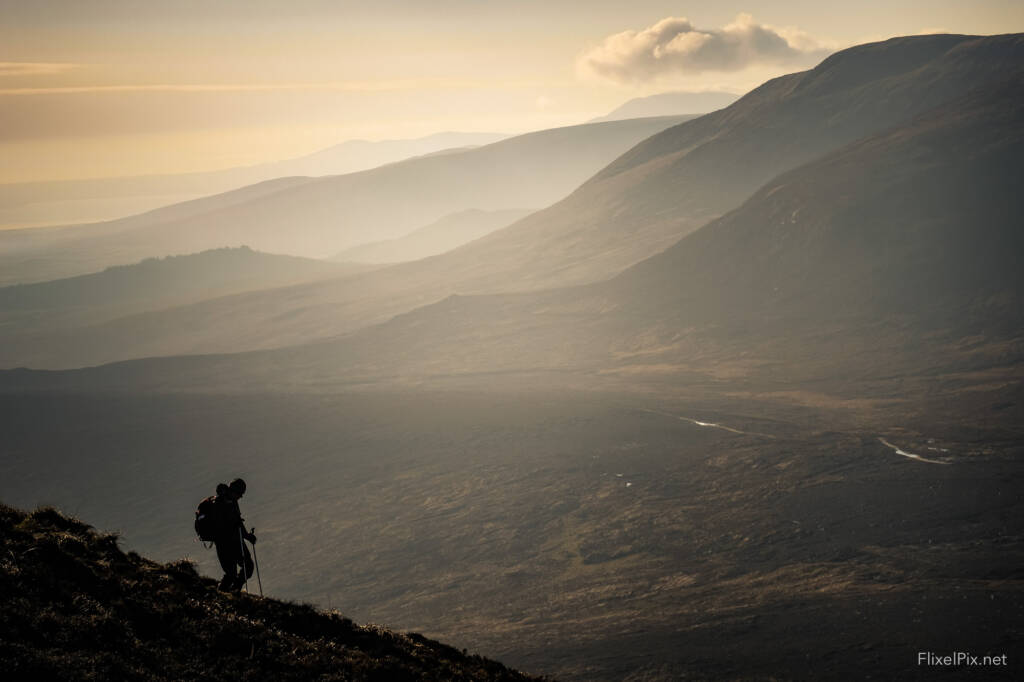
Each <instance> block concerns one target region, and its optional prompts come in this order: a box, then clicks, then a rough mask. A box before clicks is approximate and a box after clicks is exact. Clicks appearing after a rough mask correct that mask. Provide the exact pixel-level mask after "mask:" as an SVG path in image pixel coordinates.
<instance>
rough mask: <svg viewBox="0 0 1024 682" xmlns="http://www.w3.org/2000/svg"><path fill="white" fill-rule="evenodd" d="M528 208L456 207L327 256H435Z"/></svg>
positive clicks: (391, 259) (366, 259)
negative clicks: (406, 229)
mask: <svg viewBox="0 0 1024 682" xmlns="http://www.w3.org/2000/svg"><path fill="white" fill-rule="evenodd" d="M532 212H533V209H508V210H504V211H481V210H479V209H469V210H466V211H459V212H458V213H453V214H451V215H447V216H445V217H443V218H441V219H439V220H437V221H435V222H433V223H431V224H430V225H427V226H426V227H421V228H420V229H418V230H415V231H413V232H410V233H409V234H407V235H405V236H404V237H399V238H398V239H389V240H387V241H383V242H372V243H370V244H360V245H359V246H354V247H352V248H351V249H346V250H345V251H342V252H341V253H339V254H337V255H336V256H334V257H333V258H331V260H334V261H339V262H350V263H401V262H404V261H410V260H418V259H420V258H426V257H427V256H435V255H437V254H439V253H444V252H445V251H451V250H452V249H454V248H456V247H458V246H462V245H463V244H465V243H467V242H471V241H473V240H474V239H479V238H480V237H483V236H485V235H488V234H490V233H491V232H494V231H495V230H497V229H499V228H502V227H506V226H508V225H511V224H512V223H514V222H515V221H517V220H519V219H520V218H522V217H524V216H527V215H529V214H530V213H532Z"/></svg>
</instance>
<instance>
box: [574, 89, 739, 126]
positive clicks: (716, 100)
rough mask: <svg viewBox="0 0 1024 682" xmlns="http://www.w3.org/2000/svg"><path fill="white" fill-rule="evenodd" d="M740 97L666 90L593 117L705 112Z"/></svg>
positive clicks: (614, 117)
mask: <svg viewBox="0 0 1024 682" xmlns="http://www.w3.org/2000/svg"><path fill="white" fill-rule="evenodd" d="M739 98H740V95H735V94H733V93H731V92H664V93H661V94H660V95H650V96H648V97H636V98H634V99H631V100H629V101H628V102H626V103H625V104H623V105H622V106H620V107H617V108H615V109H614V110H612V111H611V113H608V114H606V115H604V116H600V117H598V118H595V119H592V120H591V121H590V122H591V123H598V122H600V121H618V120H620V119H624V118H640V117H642V116H671V115H673V114H705V113H707V112H709V111H715V110H716V109H723V108H725V107H727V106H729V105H730V104H732V103H733V102H735V101H736V100H738V99H739Z"/></svg>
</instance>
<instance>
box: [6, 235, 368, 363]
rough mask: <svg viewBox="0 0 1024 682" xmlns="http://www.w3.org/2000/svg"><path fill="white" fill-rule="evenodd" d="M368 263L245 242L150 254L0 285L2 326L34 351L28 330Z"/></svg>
mask: <svg viewBox="0 0 1024 682" xmlns="http://www.w3.org/2000/svg"><path fill="white" fill-rule="evenodd" d="M365 269H366V268H365V267H364V266H359V265H353V264H341V263H327V262H324V261H318V260H311V259H307V258H297V257H295V256H276V255H271V254H266V253H259V252H256V251H252V250H251V249H249V248H248V247H239V248H235V249H230V248H223V249H216V250H211V251H205V252H203V253H198V254H192V255H187V256H168V257H166V258H162V259H158V258H150V259H147V260H144V261H142V262H141V263H137V264H134V265H118V266H113V267H110V268H107V269H106V270H104V271H103V272H99V273H95V274H91V275H81V276H79V277H71V278H68V279H61V280H54V281H50V282H42V283H38V284H19V285H14V286H9V287H0V330H3V333H4V334H5V336H6V337H7V342H8V343H15V342H16V341H15V340H16V339H20V341H17V343H19V345H21V346H22V347H24V348H26V349H29V348H31V347H32V345H33V342H31V341H29V339H31V338H32V336H31V333H34V332H38V331H40V330H43V329H55V328H61V327H69V326H83V325H85V326H88V325H95V324H98V323H100V322H103V321H106V320H109V319H111V318H114V317H118V316H122V315H128V314H131V313H137V312H140V311H144V310H159V309H161V308H166V307H170V306H173V305H182V304H185V303H189V302H194V301H198V300H203V299H206V298H210V297H215V296H224V295H227V294H232V293H238V292H242V291H253V290H257V289H268V288H274V287H281V286H285V285H289V284H296V283H300V282H310V281H314V280H317V279H324V278H329V277H338V276H340V275H344V274H349V273H355V272H360V271H363V270H365Z"/></svg>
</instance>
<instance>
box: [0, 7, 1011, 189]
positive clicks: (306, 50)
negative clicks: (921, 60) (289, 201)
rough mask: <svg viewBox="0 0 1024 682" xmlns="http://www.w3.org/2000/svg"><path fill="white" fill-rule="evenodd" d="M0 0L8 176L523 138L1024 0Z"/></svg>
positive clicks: (971, 18)
mask: <svg viewBox="0 0 1024 682" xmlns="http://www.w3.org/2000/svg"><path fill="white" fill-rule="evenodd" d="M829 5H832V3H820V2H805V1H800V0H798V1H793V2H768V1H767V0H757V1H748V2H741V3H730V2H728V1H727V0H726V1H723V2H717V3H708V2H665V1H662V0H634V1H633V2H628V3H627V2H621V0H617V1H614V2H608V1H605V0H589V1H586V2H577V1H571V0H566V1H562V2H558V1H557V0H556V1H554V2H552V1H551V0H546V1H538V0H506V1H490V0H431V1H430V2H426V1H424V0H378V1H376V2H346V1H344V0H292V1H291V2H288V3H281V2H276V1H274V2H272V1H270V0H217V1H216V2H210V1H209V0H204V1H202V2H198V1H194V0H177V1H176V2H170V3H157V2H152V3H151V2H139V1H138V0H130V1H129V0H80V1H72V0H63V1H59V2H55V1H53V0H33V2H22V1H20V0H17V1H8V0H0V182H19V181H35V180H48V179H70V178H82V177H107V176H123V175H137V174H147V173H172V172H183V171H192V170H209V169H215V168H224V167H230V166H236V165H245V164H251V163H257V162H261V161H268V160H275V159H280V158H287V157H291V156H297V155H300V154H304V153H308V152H311V151H315V150H317V149H321V148H324V147H327V146H330V145H332V144H336V143H338V142H341V141H344V140H346V139H352V138H365V139H395V138H405V137H416V136H422V135H427V134H430V133H433V132H438V131H442V130H463V131H494V132H508V133H514V132H524V131H527V130H534V129H539V128H545V127H552V126H558V125H567V124H572V123H579V122H583V121H585V120H587V119H589V118H592V117H595V116H599V115H603V114H605V113H607V112H608V111H610V110H611V109H613V108H615V107H616V106H618V105H619V104H621V103H623V102H624V101H626V100H628V99H630V98H632V97H636V96H642V95H648V94H653V93H657V92H663V91H668V90H693V91H699V90H725V91H732V92H743V91H746V90H748V89H750V88H751V87H754V86H756V85H757V84H759V83H761V82H763V81H764V80H766V79H767V78H769V77H772V76H775V75H779V74H781V73H787V72H791V71H796V70H800V69H803V68H808V67H809V66H813V64H815V63H817V61H819V60H820V59H821V57H822V56H823V55H825V54H828V52H829V51H832V50H834V49H837V48H842V47H846V46H849V45H853V44H856V43H860V42H867V41H871V40H878V39H883V38H887V37H891V36H894V35H906V34H912V33H920V32H927V31H945V32H955V33H975V34H993V33H1009V32H1018V31H1022V30H1024V3H1022V2H1019V0H1014V1H1012V2H1010V1H1004V0H990V1H987V2H972V3H964V2H946V1H942V2H908V1H905V0H887V1H886V2H872V1H870V0H868V1H866V2H863V3H859V4H853V3H846V4H845V5H846V6H840V5H838V4H835V6H829Z"/></svg>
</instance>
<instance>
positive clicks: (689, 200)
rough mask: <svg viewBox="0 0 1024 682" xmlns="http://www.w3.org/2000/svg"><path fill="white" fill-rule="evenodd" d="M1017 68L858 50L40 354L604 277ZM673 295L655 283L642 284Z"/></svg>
mask: <svg viewBox="0 0 1024 682" xmlns="http://www.w3.org/2000/svg"><path fill="white" fill-rule="evenodd" d="M1022 64H1024V37H1022V36H1019V35H1013V36H995V37H990V38H976V37H969V36H917V37H911V38H899V39H893V40H889V41H885V42H883V43H874V44H870V45H864V46H860V47H857V48H851V49H850V50H846V51H844V52H840V53H837V54H836V55H833V56H832V57H829V58H828V59H826V60H825V61H824V62H822V64H821V65H819V66H818V67H816V68H815V69H812V70H810V71H806V72H802V73H797V74H792V75H789V76H784V77H782V78H778V79H775V80H773V81H770V82H768V83H766V84H765V85H763V86H761V87H760V88H758V89H756V90H754V91H753V92H751V93H749V94H748V95H746V96H745V97H743V98H742V99H741V100H739V101H738V102H736V103H735V104H733V105H732V106H730V107H729V108H727V109H724V110H721V111H718V112H715V113H712V114H708V115H706V116H702V117H700V118H699V119H695V120H693V121H688V122H686V123H683V124H681V125H679V126H676V127H674V128H671V129H669V130H666V131H665V132H663V133H661V134H659V135H655V136H653V137H652V138H650V139H648V140H646V141H644V142H643V143H641V144H640V145H638V146H637V147H635V148H634V149H633V150H631V151H630V152H628V153H626V154H625V155H623V156H622V157H620V158H619V159H618V160H616V161H615V162H614V163H612V164H611V165H610V166H608V167H607V168H606V169H605V170H603V171H601V172H600V173H598V174H597V175H596V176H595V177H594V178H592V179H591V180H589V181H587V182H586V183H585V184H584V185H582V186H581V187H580V188H579V189H578V190H577V191H575V192H574V193H573V194H571V195H570V196H569V197H567V198H566V199H564V200H563V201H560V202H558V203H557V204H555V205H553V206H551V207H549V208H547V209H545V210H542V211H539V212H537V213H534V214H531V215H530V216H527V217H526V218H524V219H523V220H521V221H519V222H517V223H515V224H514V225H511V226H509V227H507V228H505V229H502V230H498V231H497V232H494V233H492V234H490V235H488V236H486V237H483V238H481V239H479V240H476V241H474V242H472V243H470V244H467V245H465V246H463V247H460V248H458V249H455V250H454V251H451V252H449V253H446V254H442V255H440V256H436V257H433V258H428V259H424V260H421V261H416V262H413V263H407V264H401V265H397V266H393V267H390V268H386V269H382V270H379V271H375V272H372V273H367V274H366V275H362V276H360V277H357V278H350V279H346V280H344V281H343V282H337V283H335V282H329V281H328V282H320V283H316V284H313V285H305V286H300V287H292V288H289V289H287V290H282V291H280V292H274V291H271V292H262V293H259V294H255V295H245V296H239V297H233V298H230V299H223V300H218V301H208V302H204V303H202V304H197V305H195V306H190V307H186V308H180V309H176V310H173V311H167V312H164V313H160V314H159V315H146V316H145V317H144V318H142V317H140V318H137V319H129V318H125V319H123V320H119V321H117V323H116V325H111V326H108V327H104V328H98V329H95V330H90V331H89V332H88V334H85V335H83V336H82V337H81V343H80V344H79V345H78V346H77V347H76V348H75V349H73V350H71V351H69V352H60V353H50V356H51V358H52V357H55V356H59V357H60V361H59V364H58V363H55V362H53V361H50V362H49V363H47V364H46V365H42V364H40V365H38V366H51V367H53V366H61V367H67V366H75V365H77V366H81V365H82V364H91V363H97V362H106V361H111V360H117V359H119V358H129V357H139V356H142V355H170V354H176V353H183V352H229V351H234V350H243V349H256V348H269V347H274V346H286V345H292V344H299V343H303V342H308V341H310V340H312V339H316V338H327V337H329V336H331V335H337V334H344V333H350V332H352V331H354V330H357V329H359V328H361V327H365V326H367V325H369V324H375V323H379V322H382V321H385V320H387V319H388V318H389V317H391V316H393V315H395V314H399V313H402V312H405V311H409V310H411V309H414V308H416V307H417V306H422V305H424V304H428V303H431V302H435V301H440V300H442V299H444V298H445V297H446V296H450V295H452V294H481V293H498V292H523V291H530V290H539V289H544V288H550V287H559V286H567V285H577V284H585V283H591V282H595V281H599V280H602V279H605V278H608V277H611V276H613V275H615V274H617V273H619V272H621V271H622V270H623V269H625V268H627V267H629V266H631V265H634V264H636V263H638V262H640V261H641V260H643V259H645V258H648V257H650V256H651V255H653V254H656V253H658V252H660V251H662V250H664V249H666V248H668V247H669V246H671V245H672V244H674V243H676V242H677V241H678V240H679V238H680V237H682V236H685V235H687V234H689V233H691V232H693V231H694V230H696V229H697V228H699V227H700V226H702V225H704V224H705V223H706V222H707V221H708V219H710V218H711V217H713V216H715V215H716V214H720V213H723V212H725V211H727V210H729V209H731V208H734V207H735V206H737V205H739V203H740V202H741V201H742V200H744V199H746V198H747V197H749V196H750V194H751V193H752V192H754V191H755V190H756V189H757V188H758V187H759V186H761V185H763V184H764V183H766V182H768V181H770V180H771V179H772V178H773V177H774V176H776V175H777V174H779V173H780V172H785V171H787V170H790V169H791V168H793V167H794V166H796V165H799V164H802V163H807V162H808V161H811V160H813V159H815V158H820V157H822V156H823V155H825V154H826V153H828V152H830V151H832V150H834V149H837V148H839V147H840V146H842V145H846V144H850V143H851V142H853V141H854V140H856V139H857V138H859V137H863V136H864V135H865V134H868V133H872V134H878V133H881V132H882V131H885V130H888V129H891V128H893V127H895V126H899V125H905V124H906V123H907V122H908V121H910V120H912V119H913V118H914V117H915V116H918V115H920V114H921V113H923V112H924V111H925V110H927V109H928V108H930V107H934V106H937V105H938V104H941V103H942V102H948V101H950V100H952V99H955V98H956V97H959V96H962V95H963V94H964V93H966V92H968V91H970V90H971V89H972V88H974V87H975V86H976V85H984V84H985V83H992V82H994V81H997V80H999V79H1002V78H1006V77H1007V75H1008V74H1009V73H1012V72H1013V70H1014V69H1019V68H1020V67H1021V65H1022ZM502 144H504V143H502ZM858 163H859V161H858ZM911 166H912V164H911ZM846 191H847V190H846V189H845V188H840V190H838V194H836V198H837V200H841V198H842V196H843V195H844V194H845V193H846ZM822 199H823V200H831V199H830V195H826V194H822ZM873 200H874V199H873V198H864V201H873ZM921 200H922V201H927V200H928V198H927V197H924V198H922V199H921ZM897 208H899V207H897ZM798 219H799V217H798ZM714 258H715V259H718V260H721V259H723V258H725V256H724V255H723V253H716V254H715V256H714ZM708 263H714V265H709V264H708ZM709 267H714V268H725V269H729V268H732V267H733V266H732V265H729V264H728V263H719V262H718V261H717V260H710V261H707V263H704V264H702V266H701V268H700V269H699V270H698V271H699V272H706V271H707V268H709ZM694 276H696V275H694ZM659 286H660V285H659ZM666 286H669V285H666ZM773 286H774V285H773ZM663 297H664V294H663V292H662V291H661V290H659V289H658V288H657V287H654V288H652V289H651V290H650V291H649V292H647V293H646V294H645V296H644V298H645V300H650V301H652V302H653V301H658V300H662V299H663ZM125 339H130V340H131V341H130V343H129V342H126V341H124V340H125ZM37 357H40V356H37ZM15 364H24V363H15ZM8 366H10V365H8Z"/></svg>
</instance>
